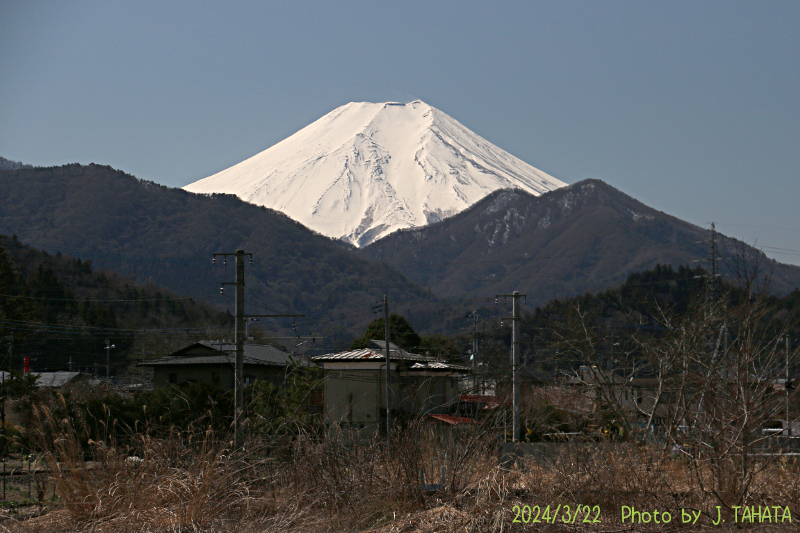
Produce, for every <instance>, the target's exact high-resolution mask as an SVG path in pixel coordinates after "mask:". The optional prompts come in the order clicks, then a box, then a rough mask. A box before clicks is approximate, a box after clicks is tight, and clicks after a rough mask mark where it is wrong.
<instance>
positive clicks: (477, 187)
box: [184, 100, 566, 246]
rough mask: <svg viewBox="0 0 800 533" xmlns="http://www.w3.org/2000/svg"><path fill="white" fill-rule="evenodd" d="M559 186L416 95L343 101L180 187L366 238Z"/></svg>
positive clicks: (353, 238)
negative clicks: (498, 196) (506, 192)
mask: <svg viewBox="0 0 800 533" xmlns="http://www.w3.org/2000/svg"><path fill="white" fill-rule="evenodd" d="M564 185H566V184H565V183H563V182H561V181H559V180H557V179H555V178H553V177H552V176H549V175H548V174H546V173H544V172H542V171H540V170H537V169H536V168H534V167H532V166H530V165H528V164H527V163H525V162H524V161H522V160H520V159H518V158H516V157H514V156H512V155H511V154H509V153H508V152H505V151H504V150H501V149H500V148H498V147H496V146H494V145H493V144H491V143H490V142H488V141H486V140H485V139H483V138H482V137H480V136H478V135H476V134H475V133H473V132H472V131H470V130H469V129H467V128H465V127H464V126H462V125H461V124H460V123H459V122H457V121H456V120H454V119H453V118H451V117H450V116H448V115H447V114H445V113H443V112H441V111H439V110H438V109H436V108H434V107H431V106H430V105H428V104H426V103H425V102H422V101H421V100H415V101H413V102H409V103H405V104H404V103H400V102H383V103H369V102H351V103H349V104H346V105H343V106H341V107H339V108H337V109H334V110H333V111H331V112H330V113H328V114H327V115H325V116H323V117H322V118H320V119H319V120H317V121H315V122H313V123H312V124H310V125H308V126H306V127H305V128H303V129H302V130H300V131H298V132H297V133H295V134H294V135H292V136H290V137H288V138H286V139H284V140H283V141H281V142H279V143H278V144H276V145H274V146H272V147H271V148H268V149H267V150H265V151H263V152H261V153H259V154H257V155H255V156H253V157H251V158H250V159H247V160H245V161H243V162H241V163H239V164H237V165H234V166H232V167H230V168H228V169H226V170H223V171H222V172H219V173H217V174H214V175H213V176H209V177H208V178H205V179H202V180H200V181H197V182H195V183H192V184H190V185H187V186H186V187H184V189H186V190H187V191H191V192H197V193H230V194H235V195H237V196H238V197H239V198H241V199H243V200H245V201H247V202H251V203H254V204H258V205H264V206H266V207H270V208H272V209H276V210H279V211H283V212H284V213H286V214H287V215H288V216H290V217H291V218H293V219H295V220H297V221H298V222H301V223H302V224H304V225H306V226H307V227H309V228H311V229H313V230H315V231H318V232H319V233H322V234H323V235H327V236H329V237H333V238H339V239H343V240H346V241H348V242H350V243H352V244H354V245H356V246H366V245H367V244H369V243H371V242H373V241H374V240H377V239H379V238H381V237H383V236H385V235H388V234H389V233H391V232H393V231H396V230H398V229H403V228H410V227H418V226H424V225H426V224H430V223H432V222H438V221H439V220H442V219H443V218H446V217H449V216H452V215H454V214H456V213H459V212H460V211H462V210H464V209H466V208H468V207H469V206H471V205H473V204H474V203H475V202H477V201H478V200H480V199H482V198H484V197H485V196H486V195H488V194H489V193H491V192H493V191H495V190H497V189H510V188H519V189H523V190H526V191H528V192H530V193H532V194H535V195H539V194H542V193H544V192H547V191H551V190H553V189H556V188H559V187H563V186H564Z"/></svg>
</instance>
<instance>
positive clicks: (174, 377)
mask: <svg viewBox="0 0 800 533" xmlns="http://www.w3.org/2000/svg"><path fill="white" fill-rule="evenodd" d="M168 380H169V382H170V383H177V382H178V373H177V372H170V373H169V378H168Z"/></svg>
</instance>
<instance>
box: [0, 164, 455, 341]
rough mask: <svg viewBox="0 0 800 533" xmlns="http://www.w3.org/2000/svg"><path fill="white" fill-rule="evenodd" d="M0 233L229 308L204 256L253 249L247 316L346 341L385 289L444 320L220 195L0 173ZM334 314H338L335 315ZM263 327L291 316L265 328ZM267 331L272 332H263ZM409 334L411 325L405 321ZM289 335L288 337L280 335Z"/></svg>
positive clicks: (97, 170) (297, 232)
mask: <svg viewBox="0 0 800 533" xmlns="http://www.w3.org/2000/svg"><path fill="white" fill-rule="evenodd" d="M0 233H6V234H9V235H10V234H16V235H17V236H18V238H19V239H20V240H21V241H23V242H25V243H29V244H31V245H33V246H35V247H37V248H42V249H45V250H51V251H53V252H55V251H59V250H60V251H62V252H65V253H69V254H70V255H72V256H74V257H83V258H90V259H91V260H92V262H93V263H94V264H95V265H97V266H99V267H102V268H106V269H109V270H113V271H116V272H119V273H120V274H123V275H126V276H134V277H136V278H137V279H139V280H151V281H153V282H154V283H157V284H159V285H162V286H164V287H166V288H167V289H170V290H172V291H174V292H176V293H178V294H188V295H191V296H192V297H195V298H198V299H202V300H205V301H210V302H212V303H214V304H216V305H217V306H219V307H221V308H223V309H224V308H226V307H227V308H228V309H232V305H233V301H232V299H229V298H231V297H230V296H229V295H220V294H219V287H220V283H221V282H223V281H224V282H228V281H231V280H232V278H233V275H234V272H233V270H232V267H231V265H228V267H227V268H225V267H224V266H221V265H217V266H216V267H214V266H212V264H211V257H212V254H213V253H215V252H234V251H235V250H236V249H238V248H244V249H245V250H246V251H248V252H253V255H254V264H253V266H248V267H246V276H247V278H246V283H247V284H248V291H247V303H248V308H247V312H248V313H277V314H305V315H307V316H306V318H304V319H298V320H297V329H298V331H300V332H302V333H303V334H306V335H308V334H314V335H317V336H326V337H328V338H329V340H330V342H332V343H334V344H335V343H336V342H341V343H342V345H344V344H345V343H347V344H349V342H350V341H351V340H352V336H353V334H354V333H357V332H358V331H360V330H363V327H364V326H365V325H366V323H368V322H369V320H370V316H371V315H372V313H371V311H370V309H371V307H372V305H373V304H374V302H375V300H376V299H378V298H379V297H380V296H382V295H384V294H388V295H389V297H390V298H391V301H392V302H393V306H394V310H395V311H396V312H411V311H410V310H412V309H413V312H414V314H415V315H416V316H418V317H419V318H420V319H421V320H426V318H427V317H429V316H430V313H440V314H441V313H444V314H447V313H448V312H449V311H447V305H445V304H444V303H442V302H440V301H438V300H437V299H436V298H435V297H433V296H432V295H431V294H430V293H429V292H428V291H426V290H424V289H422V288H420V287H418V286H417V285H415V284H413V283H412V282H410V281H408V280H407V279H405V277H404V276H402V275H401V274H400V273H399V272H397V271H395V270H394V269H392V268H391V267H388V266H385V265H383V264H381V263H378V262H375V261H371V260H368V259H363V258H359V257H356V256H355V255H354V254H352V252H351V251H350V250H348V249H347V247H346V246H343V245H342V243H339V242H337V241H334V240H331V239H330V238H328V237H325V236H322V235H319V234H317V233H314V232H313V231H312V230H310V229H308V228H306V227H304V226H302V225H301V224H300V223H298V222H296V221H294V220H292V219H290V218H289V217H288V216H286V215H285V214H283V213H280V212H278V211H274V210H271V209H268V208H265V207H261V206H256V205H253V204H250V203H247V202H243V201H242V200H239V199H238V198H236V197H235V196H232V195H224V194H217V195H198V194H193V193H190V192H187V191H184V190H181V189H173V188H170V187H167V186H164V185H159V184H156V183H153V182H148V181H145V180H140V179H138V178H136V177H134V176H131V175H129V174H126V173H124V172H122V171H119V170H115V169H113V168H111V167H107V166H101V165H87V166H84V165H78V164H72V165H65V166H61V167H49V168H34V169H18V170H8V171H0ZM335 317H342V318H341V320H339V319H337V318H335ZM262 322H270V323H269V324H266V325H267V326H270V327H274V328H278V329H280V328H283V329H284V330H285V329H286V328H288V327H289V324H290V323H291V321H288V320H283V321H266V320H262ZM273 324H274V326H273ZM416 326H417V327H418V328H420V326H419V325H416ZM289 331H292V330H291V329H289Z"/></svg>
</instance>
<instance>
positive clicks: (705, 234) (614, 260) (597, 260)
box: [359, 180, 800, 303]
mask: <svg viewBox="0 0 800 533" xmlns="http://www.w3.org/2000/svg"><path fill="white" fill-rule="evenodd" d="M708 239H709V231H708V230H706V229H703V228H700V227H697V226H695V225H693V224H689V223H688V222H685V221H682V220H680V219H677V218H675V217H672V216H670V215H667V214H665V213H662V212H660V211H657V210H655V209H652V208H650V207H648V206H646V205H644V204H642V203H641V202H639V201H637V200H635V199H634V198H631V197H630V196H628V195H626V194H624V193H622V192H620V191H618V190H616V189H614V188H613V187H611V186H609V185H607V184H605V183H603V182H602V181H599V180H586V181H582V182H579V183H577V184H575V185H572V186H569V187H565V188H562V189H558V190H555V191H552V192H549V193H547V194H544V195H542V196H538V197H537V196H533V195H530V194H527V193H525V192H523V191H498V192H496V193H493V194H491V195H490V196H488V197H486V198H485V199H483V200H482V201H481V202H479V203H477V204H476V205H474V206H473V207H471V208H470V209H468V210H466V211H464V212H462V213H460V214H458V215H456V216H454V217H452V218H449V219H447V220H445V221H443V222H440V223H438V224H434V225H431V226H427V227H425V228H419V229H414V230H405V231H399V232H396V233H394V234H392V235H390V236H388V237H385V238H383V239H381V240H379V241H377V242H375V243H373V244H371V245H370V246H368V247H366V248H364V249H362V250H359V254H360V255H361V256H362V257H365V258H370V259H375V260H379V261H383V262H385V263H386V264H388V265H391V266H393V267H395V268H397V269H398V270H400V271H401V272H403V273H404V274H405V275H406V276H408V277H409V279H411V280H413V281H415V282H416V283H419V284H420V285H422V286H424V287H427V288H429V289H430V290H431V291H433V292H434V293H435V294H436V295H438V296H440V297H464V296H465V295H471V296H472V297H483V298H484V299H485V298H489V297H493V296H494V295H495V294H500V293H508V292H510V291H512V290H519V291H521V292H523V293H527V295H528V299H529V300H531V301H532V303H541V302H545V301H548V300H550V299H552V298H561V297H569V296H573V295H576V294H581V293H583V292H586V291H597V290H601V289H605V288H606V287H609V286H611V285H613V284H617V283H621V282H622V281H624V280H625V279H626V278H627V276H628V275H629V274H631V273H634V272H641V271H643V270H648V269H652V268H654V267H655V265H658V264H663V265H673V266H676V267H677V266H679V265H690V264H693V262H694V261H697V260H704V259H705V257H706V255H707V254H708V250H709V245H708V243H707V242H706V241H708ZM743 247H744V248H743ZM743 249H745V250H747V253H748V255H750V256H751V257H754V258H756V257H757V258H758V259H759V261H760V262H761V267H762V271H763V272H771V274H772V283H773V289H774V291H775V292H777V293H782V294H785V293H787V292H789V291H791V290H792V289H794V288H795V287H798V286H800V267H796V266H791V265H784V264H780V263H776V262H774V261H771V260H769V259H767V258H766V256H764V255H763V254H762V253H761V252H759V251H757V250H755V249H753V248H750V247H746V246H745V245H744V244H743V243H741V242H739V241H736V240H734V239H730V238H728V237H725V236H722V235H720V236H719V250H720V256H721V257H722V259H723V261H722V262H721V271H722V272H723V274H728V275H730V270H731V268H733V266H734V265H733V262H732V259H733V258H734V257H735V256H736V254H737V253H739V252H741V250H743Z"/></svg>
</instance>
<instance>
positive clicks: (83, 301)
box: [0, 235, 233, 375]
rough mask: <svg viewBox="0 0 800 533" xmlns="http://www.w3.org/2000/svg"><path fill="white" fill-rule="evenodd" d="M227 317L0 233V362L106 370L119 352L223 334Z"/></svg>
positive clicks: (120, 360) (119, 361)
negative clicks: (1, 359) (107, 355)
mask: <svg viewBox="0 0 800 533" xmlns="http://www.w3.org/2000/svg"><path fill="white" fill-rule="evenodd" d="M232 324H233V318H232V317H231V316H230V315H228V314H226V313H221V312H220V311H219V310H217V309H215V308H214V307H213V306H211V305H209V304H206V303H202V302H197V301H195V300H193V299H192V298H186V297H177V296H175V295H174V294H172V293H170V292H169V291H167V290H165V289H164V288H162V287H157V286H155V285H153V284H149V283H146V284H139V283H135V282H134V281H133V280H131V279H127V278H125V277H122V276H120V275H118V274H115V273H112V272H108V271H102V270H96V269H95V268H94V267H93V265H92V262H91V261H90V260H88V259H87V260H82V259H80V258H72V257H69V256H67V255H62V254H60V253H58V254H56V255H51V254H49V253H47V252H43V251H40V250H36V249H34V248H31V247H30V246H25V245H23V244H21V243H20V242H19V241H18V240H17V239H16V236H14V237H12V238H8V237H5V236H2V235H0V339H2V344H3V346H2V348H0V353H3V354H4V355H6V356H7V357H6V358H5V359H4V365H3V366H4V368H6V369H13V370H20V369H21V368H22V365H23V360H24V358H25V357H28V358H29V360H30V363H31V368H32V370H33V371H55V370H69V369H70V361H71V362H72V366H73V368H74V369H75V370H84V371H93V370H94V369H95V365H99V366H100V372H101V374H102V375H104V374H105V368H104V367H105V349H104V347H105V342H106V341H109V342H110V343H112V344H114V346H115V348H114V350H112V353H111V355H112V357H111V359H112V363H113V364H112V366H113V368H114V373H113V375H118V372H119V370H120V369H121V368H120V367H121V366H125V365H126V364H127V363H126V362H125V361H126V359H129V358H141V357H148V356H153V355H163V354H165V353H169V352H170V351H172V350H174V349H176V347H177V346H179V345H182V344H184V343H186V342H187V340H188V339H194V338H200V337H203V336H205V335H212V336H216V335H220V336H224V335H230V333H229V332H230V331H231V327H232Z"/></svg>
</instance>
